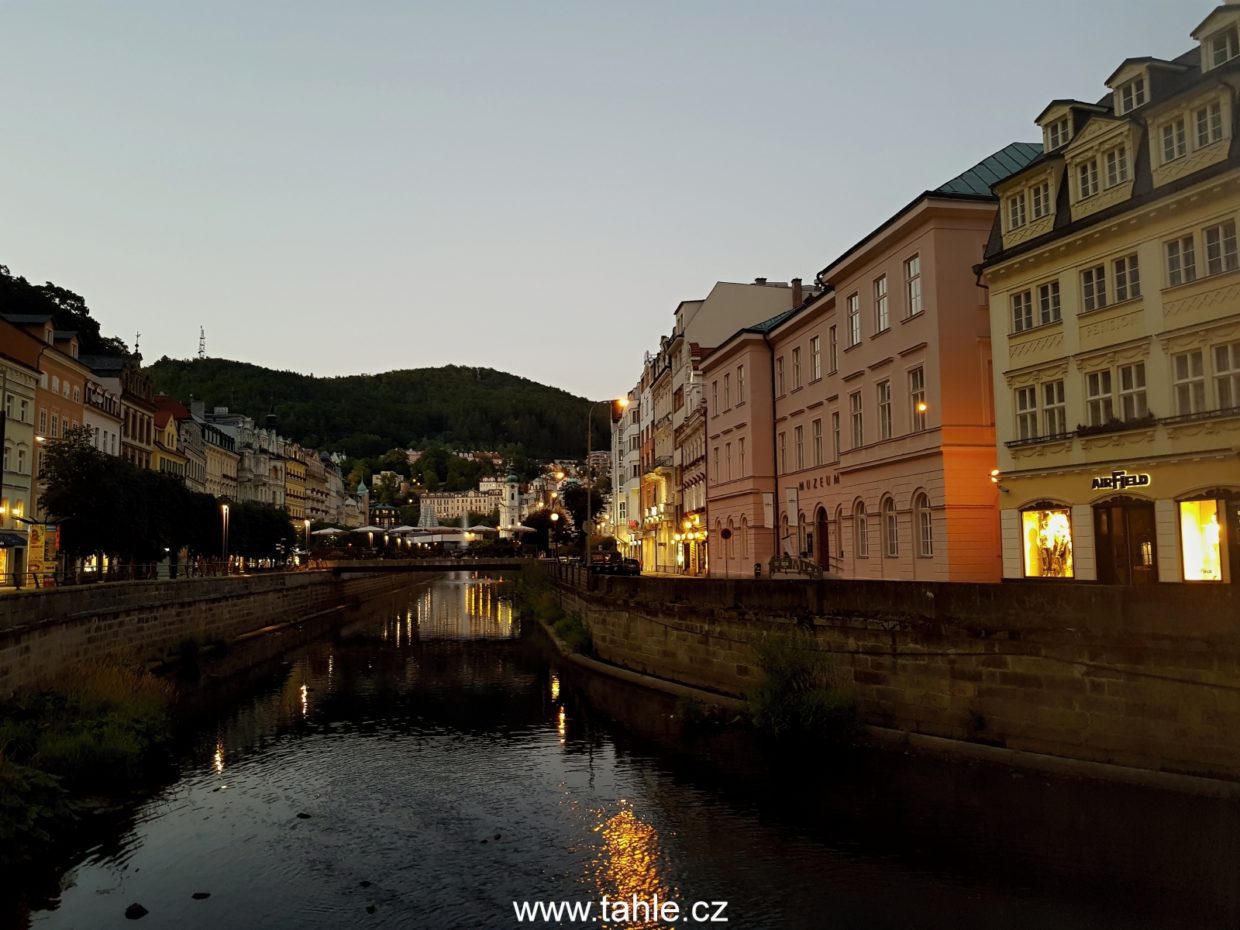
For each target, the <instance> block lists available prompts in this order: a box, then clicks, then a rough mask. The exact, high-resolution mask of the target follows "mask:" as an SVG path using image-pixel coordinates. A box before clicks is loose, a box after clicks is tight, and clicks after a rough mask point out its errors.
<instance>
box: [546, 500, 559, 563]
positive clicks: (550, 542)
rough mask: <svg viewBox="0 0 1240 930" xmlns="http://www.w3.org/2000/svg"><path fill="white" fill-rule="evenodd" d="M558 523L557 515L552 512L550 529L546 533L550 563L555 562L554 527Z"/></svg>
mask: <svg viewBox="0 0 1240 930" xmlns="http://www.w3.org/2000/svg"><path fill="white" fill-rule="evenodd" d="M559 521H560V515H559V514H558V513H554V512H553V513H552V514H551V529H549V530H548V531H547V547H548V548H549V549H550V550H551V560H552V561H556V558H555V555H556V552H557V551H558V549H557V547H556V544H555V525H556V524H557V523H558V522H559ZM558 570H559V569H557V571H558Z"/></svg>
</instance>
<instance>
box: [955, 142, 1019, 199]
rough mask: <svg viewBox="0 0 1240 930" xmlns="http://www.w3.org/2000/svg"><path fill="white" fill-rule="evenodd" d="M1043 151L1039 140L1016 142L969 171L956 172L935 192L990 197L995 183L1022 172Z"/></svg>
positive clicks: (984, 159)
mask: <svg viewBox="0 0 1240 930" xmlns="http://www.w3.org/2000/svg"><path fill="white" fill-rule="evenodd" d="M1041 154H1042V145H1041V144H1040V143H1037V142H1013V143H1012V144H1011V145H1009V146H1006V147H1005V148H1001V149H999V151H997V152H995V153H994V154H993V155H990V156H987V157H986V158H983V159H982V160H981V161H979V162H978V163H977V164H976V165H974V166H973V167H972V168H970V169H969V170H968V171H966V172H964V173H963V174H958V175H956V177H954V178H952V179H951V180H950V181H948V182H947V183H946V184H942V185H940V186H939V187H936V188H935V189H934V191H933V193H935V194H968V195H974V196H979V197H990V196H992V194H991V192H990V188H991V186H992V185H995V184H998V183H999V182H1000V181H1002V180H1003V179H1004V178H1006V177H1009V176H1011V175H1013V174H1015V173H1016V172H1017V171H1020V170H1021V169H1022V168H1024V167H1025V166H1026V165H1027V164H1029V163H1030V162H1031V161H1033V160H1034V159H1035V158H1037V157H1038V156H1039V155H1041Z"/></svg>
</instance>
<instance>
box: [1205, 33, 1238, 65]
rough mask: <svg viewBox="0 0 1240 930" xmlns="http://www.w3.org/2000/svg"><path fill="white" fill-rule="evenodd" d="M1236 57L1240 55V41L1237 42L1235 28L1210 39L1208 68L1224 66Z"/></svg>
mask: <svg viewBox="0 0 1240 930" xmlns="http://www.w3.org/2000/svg"><path fill="white" fill-rule="evenodd" d="M1236 55H1240V41H1237V35H1236V29H1235V27H1233V28H1231V29H1224V30H1223V31H1222V32H1220V33H1218V34H1217V35H1214V36H1211V37H1210V67H1211V68H1217V67H1218V66H1219V65H1225V64H1227V62H1229V61H1231V60H1232V59H1233V58H1235V57H1236Z"/></svg>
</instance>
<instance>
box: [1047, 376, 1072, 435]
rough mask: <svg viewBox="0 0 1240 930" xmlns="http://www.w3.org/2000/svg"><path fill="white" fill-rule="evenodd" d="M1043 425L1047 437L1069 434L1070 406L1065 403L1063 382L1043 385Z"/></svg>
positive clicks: (1050, 382)
mask: <svg viewBox="0 0 1240 930" xmlns="http://www.w3.org/2000/svg"><path fill="white" fill-rule="evenodd" d="M1042 423H1043V425H1044V426H1045V427H1046V435H1047V436H1062V435H1063V434H1065V433H1066V432H1068V406H1067V404H1066V403H1065V402H1064V393H1063V382H1062V381H1048V382H1046V383H1045V384H1044V385H1042Z"/></svg>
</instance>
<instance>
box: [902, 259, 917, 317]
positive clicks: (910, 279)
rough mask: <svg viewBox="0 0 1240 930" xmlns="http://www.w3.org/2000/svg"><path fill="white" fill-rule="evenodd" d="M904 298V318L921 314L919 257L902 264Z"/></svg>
mask: <svg viewBox="0 0 1240 930" xmlns="http://www.w3.org/2000/svg"><path fill="white" fill-rule="evenodd" d="M904 296H905V299H906V300H907V302H908V307H907V313H906V314H905V316H917V314H919V313H921V256H920V255H914V256H913V257H912V258H910V259H908V260H907V261H906V262H905V263H904Z"/></svg>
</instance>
